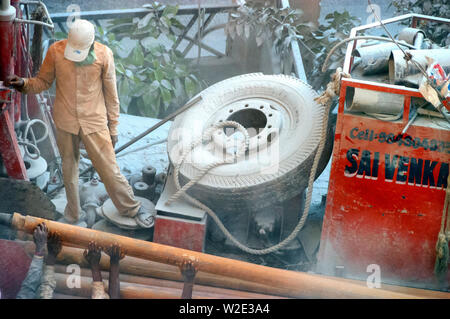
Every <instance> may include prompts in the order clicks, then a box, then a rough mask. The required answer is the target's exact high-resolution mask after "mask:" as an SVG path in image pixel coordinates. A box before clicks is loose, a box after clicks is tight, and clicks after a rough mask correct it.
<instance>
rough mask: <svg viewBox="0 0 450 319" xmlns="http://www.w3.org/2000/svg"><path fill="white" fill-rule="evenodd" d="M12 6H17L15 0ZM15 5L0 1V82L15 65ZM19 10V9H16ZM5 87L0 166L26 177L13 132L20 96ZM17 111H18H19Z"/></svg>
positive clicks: (0, 96) (0, 107) (0, 120)
mask: <svg viewBox="0 0 450 319" xmlns="http://www.w3.org/2000/svg"><path fill="white" fill-rule="evenodd" d="M16 5H18V3H17V1H16ZM16 11H17V8H14V7H13V6H10V5H9V2H8V1H6V2H2V6H1V10H0V45H1V50H0V80H1V81H4V80H5V79H6V77H7V76H8V75H11V74H14V72H15V65H16V62H17V60H16V55H15V53H17V50H16V49H17V48H16V44H19V43H20V41H19V39H18V38H17V36H18V33H17V32H15V31H16V27H15V23H14V18H15V17H16ZM19 11H20V10H19ZM9 93H10V91H9V90H3V91H1V92H0V99H2V100H8V102H7V103H10V105H9V109H8V110H6V111H5V109H6V107H7V104H6V103H1V104H0V112H1V115H0V154H1V157H2V162H3V165H4V166H5V168H6V171H7V173H8V176H10V177H11V178H15V179H25V180H26V179H27V170H26V167H25V164H24V162H23V159H22V155H21V153H20V149H19V145H18V143H17V137H16V132H15V131H14V123H15V114H16V110H17V109H20V99H16V98H14V97H12V99H11V100H9V99H8V98H7V95H8V94H9ZM19 114H20V113H19Z"/></svg>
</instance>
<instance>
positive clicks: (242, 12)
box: [225, 1, 359, 89]
mask: <svg viewBox="0 0 450 319" xmlns="http://www.w3.org/2000/svg"><path fill="white" fill-rule="evenodd" d="M301 18H302V11H301V10H298V9H297V10H294V9H291V8H283V9H279V8H274V7H264V6H261V5H260V4H258V3H255V2H253V1H248V3H246V4H245V5H243V6H241V7H239V8H238V9H237V10H236V11H233V12H231V13H230V20H229V22H228V24H227V26H226V29H225V30H226V34H228V35H229V36H230V37H231V38H232V39H235V38H236V37H240V38H242V39H247V40H248V39H249V38H250V37H251V36H253V37H255V40H256V43H257V45H258V46H261V45H262V44H263V43H264V42H266V41H271V42H273V44H274V46H275V48H276V51H277V52H278V53H279V54H280V55H281V58H282V60H283V59H285V58H286V57H287V56H288V55H289V54H290V50H291V49H290V43H291V41H292V40H293V39H296V40H298V41H299V43H300V44H301V46H300V47H301V49H302V57H303V63H304V66H305V69H306V72H307V76H308V80H309V82H310V83H311V84H312V86H313V87H314V88H315V89H322V88H324V87H325V86H326V84H327V83H328V82H329V79H330V74H331V73H332V72H333V71H334V69H336V67H337V66H339V65H340V64H342V63H341V59H342V58H343V56H344V54H345V49H344V48H342V49H341V50H340V51H339V52H337V54H336V55H334V57H333V59H334V60H333V61H334V62H333V63H331V65H330V66H329V69H328V71H327V72H326V73H322V71H321V67H322V64H323V62H324V61H325V58H326V56H327V54H328V52H329V51H330V49H331V48H332V47H333V46H334V45H335V44H336V43H337V42H339V41H341V40H343V39H344V38H346V37H347V35H348V34H349V33H350V30H351V29H352V28H353V27H355V25H356V23H357V22H359V19H358V18H356V17H354V16H351V15H350V14H349V13H348V12H347V11H344V12H343V13H339V12H337V11H335V12H333V13H330V14H328V15H327V16H326V17H325V20H326V24H325V25H319V26H318V27H315V26H314V25H312V24H310V23H303V22H301V21H302V20H301Z"/></svg>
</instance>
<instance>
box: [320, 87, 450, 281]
mask: <svg viewBox="0 0 450 319" xmlns="http://www.w3.org/2000/svg"><path fill="white" fill-rule="evenodd" d="M344 89H345V88H344ZM342 96H343V95H342V91H341V100H340V103H341V105H340V111H339V114H338V123H337V131H336V137H335V142H336V143H335V147H334V151H333V160H332V168H331V175H330V183H329V191H328V198H327V207H326V213H325V218H324V224H323V232H322V239H321V247H320V251H319V270H320V271H321V272H324V273H328V274H333V270H334V268H335V267H336V266H344V273H345V274H346V275H347V276H349V277H356V278H361V279H365V278H367V276H368V275H369V274H368V273H367V272H366V271H367V266H368V265H370V264H377V265H379V266H380V269H381V277H382V278H381V279H382V281H384V282H393V281H395V282H399V281H400V282H405V283H412V284H417V285H420V284H421V283H432V282H434V280H435V279H434V274H433V269H434V263H435V256H436V255H435V245H436V240H437V236H438V233H439V229H440V225H441V217H442V210H443V205H444V199H445V187H447V177H448V171H449V162H450V155H449V154H450V131H449V130H446V129H445V128H442V129H437V128H431V127H424V126H417V125H412V126H411V127H410V128H409V129H408V132H407V134H408V135H409V136H410V137H409V138H407V139H399V140H396V139H395V136H397V135H398V134H399V133H400V132H401V131H402V130H403V128H404V126H405V123H392V122H383V121H379V120H376V119H372V118H368V117H364V116H358V115H352V114H344V113H343V98H342ZM419 175H420V176H419ZM449 274H450V271H449Z"/></svg>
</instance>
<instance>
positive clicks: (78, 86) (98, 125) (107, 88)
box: [5, 19, 154, 228]
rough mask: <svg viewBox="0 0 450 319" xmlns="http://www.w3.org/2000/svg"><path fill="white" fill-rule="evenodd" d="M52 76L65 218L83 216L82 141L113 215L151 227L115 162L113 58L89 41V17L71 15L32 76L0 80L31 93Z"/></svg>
mask: <svg viewBox="0 0 450 319" xmlns="http://www.w3.org/2000/svg"><path fill="white" fill-rule="evenodd" d="M55 79H56V97H55V103H54V108H53V119H54V122H55V125H56V129H57V145H58V149H59V152H60V154H61V159H62V170H63V180H64V186H65V188H66V197H67V205H66V207H65V210H64V218H65V220H66V221H67V222H68V223H71V224H76V223H78V222H80V221H82V220H83V216H82V211H81V207H80V199H79V192H78V174H79V173H78V164H79V159H80V150H79V149H80V142H82V143H83V144H84V146H85V148H86V151H87V153H88V156H89V158H90V160H91V161H92V164H93V166H94V168H95V169H96V171H97V172H98V174H99V176H100V178H101V180H102V182H103V183H104V184H105V187H106V190H107V192H108V195H109V196H110V198H111V200H112V202H113V203H114V205H115V207H116V208H117V210H118V212H119V214H120V215H121V216H123V217H129V218H134V219H135V221H136V224H137V225H139V226H140V227H143V228H150V227H152V226H153V223H154V220H153V216H152V214H151V213H150V212H146V211H144V209H143V207H142V205H141V203H140V202H139V201H138V200H136V199H135V197H134V194H133V190H132V188H131V187H130V185H129V183H128V181H127V180H126V179H125V177H124V176H123V175H122V174H121V172H120V169H119V167H118V165H117V162H116V156H115V152H114V147H115V145H116V143H117V141H118V131H117V125H118V119H119V98H118V95H117V86H116V71H115V65H114V58H113V53H112V51H111V49H110V48H108V47H107V46H105V45H103V44H101V43H99V42H97V41H95V27H94V25H93V24H92V23H90V22H89V21H87V20H83V19H77V20H76V21H75V22H73V23H72V25H71V27H70V29H69V33H68V37H67V39H65V40H61V41H57V42H55V43H54V44H52V45H51V46H50V47H49V49H48V52H47V55H46V57H45V59H44V62H43V64H42V67H41V69H40V71H39V73H38V75H37V76H36V77H34V78H20V77H18V76H17V75H12V76H8V77H7V79H6V81H5V85H6V86H12V87H14V88H16V89H17V90H18V91H21V92H23V93H30V94H37V93H39V92H42V91H44V90H48V89H49V88H50V87H51V86H52V83H53V81H54V80H55ZM83 213H84V212H83Z"/></svg>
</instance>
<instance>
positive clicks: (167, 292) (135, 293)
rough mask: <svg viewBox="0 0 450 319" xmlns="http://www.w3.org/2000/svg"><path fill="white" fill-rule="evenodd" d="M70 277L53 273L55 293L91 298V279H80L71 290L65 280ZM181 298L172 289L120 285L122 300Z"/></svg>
mask: <svg viewBox="0 0 450 319" xmlns="http://www.w3.org/2000/svg"><path fill="white" fill-rule="evenodd" d="M69 276H70V275H65V274H59V273H55V279H56V288H55V293H58V294H63V295H69V296H76V297H85V298H91V285H92V278H89V277H83V276H81V277H80V286H79V287H77V288H71V287H69V285H67V280H68V279H69ZM103 283H104V284H105V289H106V290H107V289H108V282H107V281H106V280H103ZM180 296H181V290H180V291H179V293H178V291H176V290H174V289H167V288H166V289H159V288H155V287H150V286H143V285H133V284H129V283H121V284H120V297H121V298H122V299H179V298H180Z"/></svg>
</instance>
